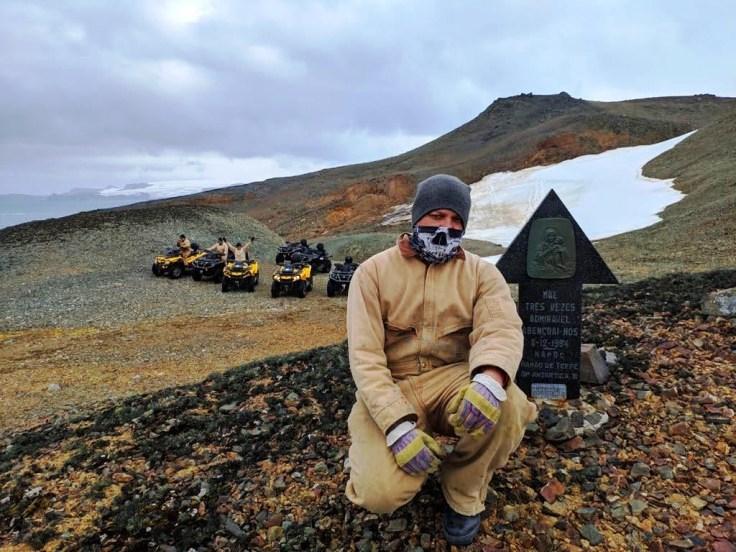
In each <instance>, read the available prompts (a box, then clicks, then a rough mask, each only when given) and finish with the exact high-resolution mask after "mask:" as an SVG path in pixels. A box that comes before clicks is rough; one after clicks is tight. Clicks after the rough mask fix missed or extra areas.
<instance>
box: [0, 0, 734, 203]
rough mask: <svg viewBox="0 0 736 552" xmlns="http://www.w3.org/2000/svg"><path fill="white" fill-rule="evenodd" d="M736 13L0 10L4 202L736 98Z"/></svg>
mask: <svg viewBox="0 0 736 552" xmlns="http://www.w3.org/2000/svg"><path fill="white" fill-rule="evenodd" d="M735 22H736V3H735V2H728V1H718V2H707V1H706V2H703V1H700V2H690V1H682V2H674V1H672V0H668V1H661V2H658V1H646V2H641V1H638V0H632V1H629V2H624V1H615V2H614V1H610V2H604V1H591V0H586V1H580V2H561V1H554V2H552V1H550V2H545V1H541V0H534V1H531V0H530V1H526V2H525V1H519V0H514V1H508V2H491V1H490V0H489V1H486V0H478V1H475V2H470V1H467V2H466V1H458V2H447V1H446V0H438V1H436V2H435V1H429V0H417V1H399V0H397V1H393V2H388V1H370V2H369V1H342V0H341V1H337V0H334V1H303V0H298V1H297V0H295V1H293V2H279V1H274V0H268V1H265V2H256V1H247V2H236V1H226V0H223V1H219V0H181V1H155V2H154V1H148V0H141V1H135V0H126V1H125V2H104V1H81V0H80V1H77V2H71V1H66V2H65V1H61V0H54V1H46V2H33V1H30V0H19V1H14V0H3V1H2V2H0V52H1V53H2V54H1V55H0V87H1V90H2V92H1V94H0V193H10V192H23V193H38V194H40V193H48V192H61V191H66V190H69V189H71V188H76V187H96V188H104V187H108V186H121V185H125V184H132V183H139V182H155V181H170V180H188V179H195V180H196V179H204V180H212V181H213V182H219V183H235V182H249V181H253V180H257V179H262V178H267V177H270V176H279V175H285V174H298V173H301V172H306V171H310V170H315V169H319V168H324V167H328V166H333V165H337V164H348V163H355V162H360V161H369V160H373V159H377V158H381V157H385V156H388V155H394V154H397V153H401V152H402V151H406V150H407V149H410V148H412V147H415V146H417V145H420V144H422V143H424V142H426V141H428V140H430V139H432V138H435V137H437V136H439V135H441V134H443V133H445V132H447V131H450V130H452V129H453V128H455V127H457V126H459V125H460V124H462V123H464V122H466V121H468V120H469V119H471V118H473V117H474V116H475V115H477V114H478V113H479V112H481V111H482V110H483V109H485V108H486V107H487V106H488V104H490V103H491V102H492V101H493V100H494V99H495V98H497V97H503V96H511V95H515V94H519V93H521V92H534V93H539V94H546V93H557V92H559V91H562V90H565V91H567V92H568V93H570V94H571V95H573V96H575V97H582V98H586V99H594V100H618V99H628V98H638V97H645V96H661V95H686V94H697V93H705V92H708V93H714V94H717V95H721V96H736V32H735V31H734V29H735V28H736V27H734V24H735Z"/></svg>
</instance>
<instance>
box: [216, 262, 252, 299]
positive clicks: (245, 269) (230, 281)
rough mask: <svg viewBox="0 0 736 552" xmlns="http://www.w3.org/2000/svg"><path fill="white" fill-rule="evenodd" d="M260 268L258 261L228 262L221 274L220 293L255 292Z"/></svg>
mask: <svg viewBox="0 0 736 552" xmlns="http://www.w3.org/2000/svg"><path fill="white" fill-rule="evenodd" d="M260 273H261V267H260V265H259V264H258V261H257V260H255V259H251V260H249V261H228V262H227V265H226V266H225V269H224V270H223V272H222V292H223V293H225V292H226V291H230V290H239V289H244V290H245V291H255V289H256V286H257V285H258V278H259V276H260Z"/></svg>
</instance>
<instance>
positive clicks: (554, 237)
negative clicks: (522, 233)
mask: <svg viewBox="0 0 736 552" xmlns="http://www.w3.org/2000/svg"><path fill="white" fill-rule="evenodd" d="M526 271H527V274H528V275H529V277H530V278H539V279H544V280H558V279H564V278H572V277H573V276H574V275H575V232H574V231H573V227H572V223H571V222H570V220H569V219H566V218H540V219H536V220H534V221H533V222H532V225H531V228H530V229H529V245H528V247H527V255H526Z"/></svg>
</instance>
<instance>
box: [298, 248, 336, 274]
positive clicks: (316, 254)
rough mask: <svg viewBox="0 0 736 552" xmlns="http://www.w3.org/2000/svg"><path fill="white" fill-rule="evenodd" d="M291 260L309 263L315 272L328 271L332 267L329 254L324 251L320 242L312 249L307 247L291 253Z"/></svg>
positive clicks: (324, 272)
mask: <svg viewBox="0 0 736 552" xmlns="http://www.w3.org/2000/svg"><path fill="white" fill-rule="evenodd" d="M291 260H292V261H293V262H295V263H297V262H298V263H309V264H310V265H312V269H313V270H314V271H315V272H321V273H323V274H326V273H328V272H329V271H330V269H331V268H332V261H330V256H329V255H328V254H327V251H325V246H324V245H322V244H321V243H318V244H317V247H316V248H314V249H313V248H311V247H307V248H306V249H304V250H302V251H298V252H294V253H292V255H291Z"/></svg>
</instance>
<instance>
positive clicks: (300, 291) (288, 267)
mask: <svg viewBox="0 0 736 552" xmlns="http://www.w3.org/2000/svg"><path fill="white" fill-rule="evenodd" d="M313 287H314V281H313V279H312V265H310V264H309V263H292V262H291V261H284V265H283V266H280V267H278V268H277V269H276V270H275V271H274V273H273V283H272V284H271V297H278V296H279V295H281V293H282V292H283V293H286V294H287V295H288V294H294V295H296V296H297V297H302V298H303V297H305V296H306V295H307V292H308V291H312V288H313Z"/></svg>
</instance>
